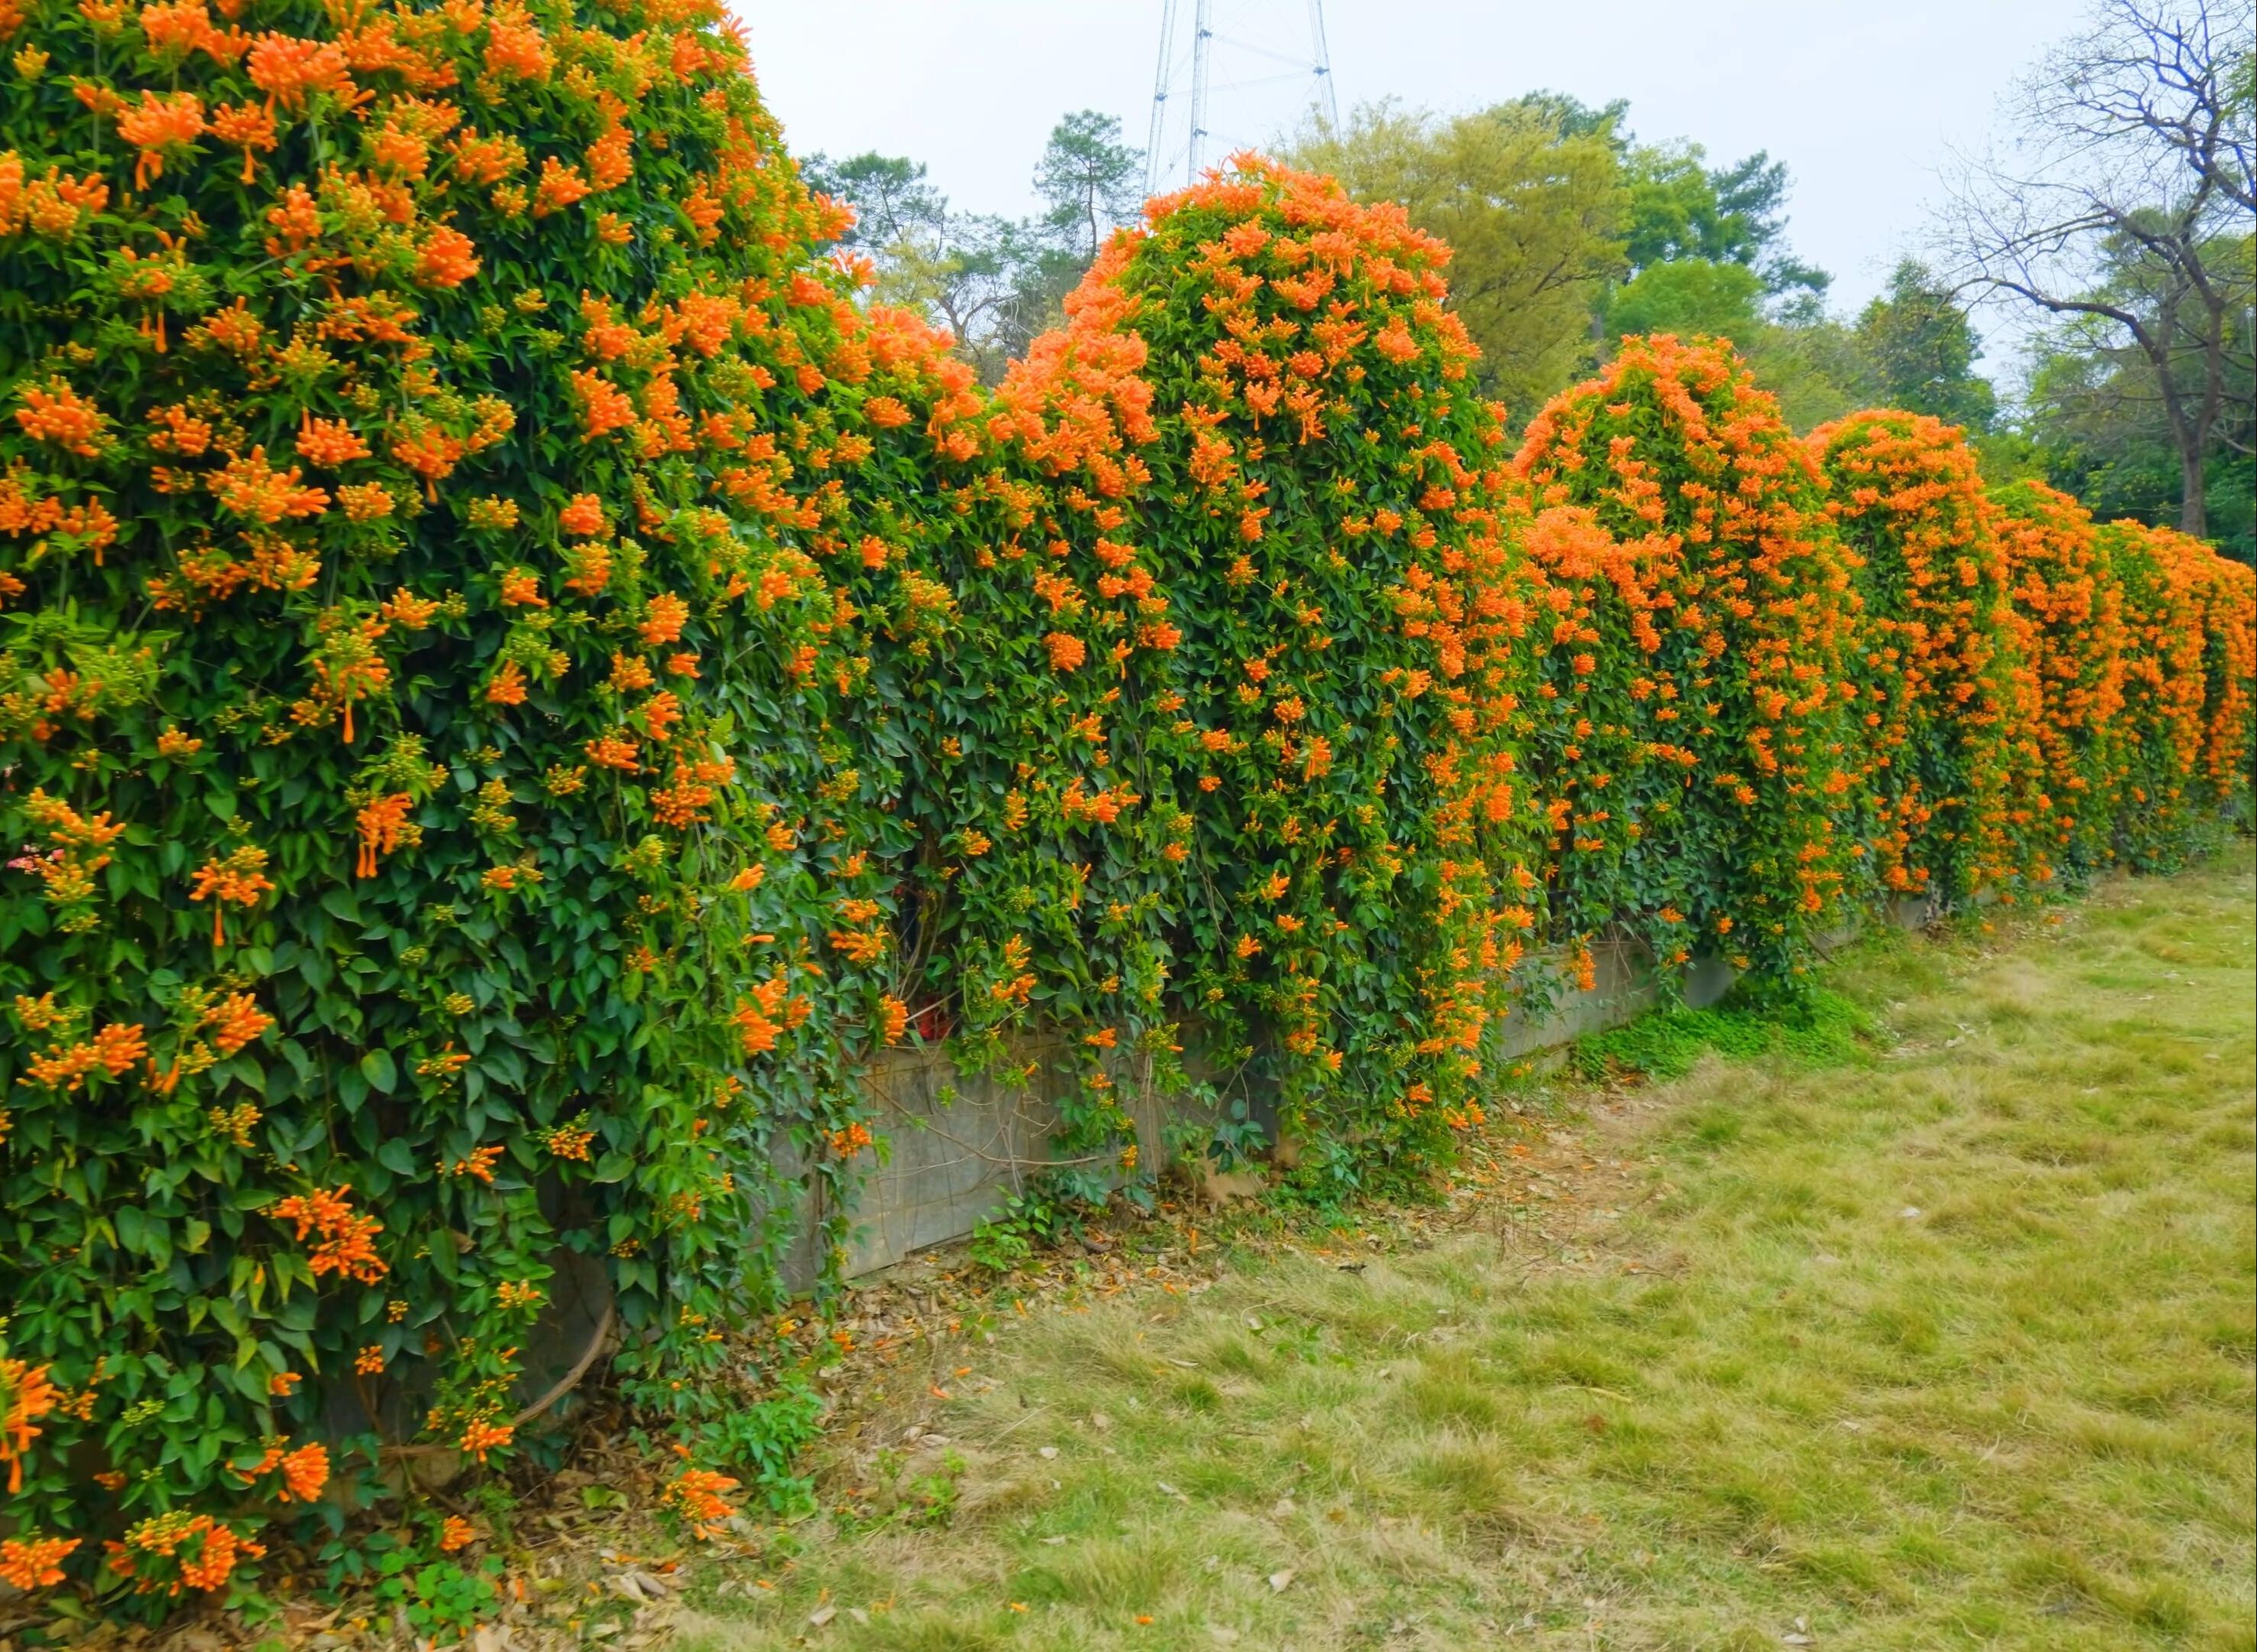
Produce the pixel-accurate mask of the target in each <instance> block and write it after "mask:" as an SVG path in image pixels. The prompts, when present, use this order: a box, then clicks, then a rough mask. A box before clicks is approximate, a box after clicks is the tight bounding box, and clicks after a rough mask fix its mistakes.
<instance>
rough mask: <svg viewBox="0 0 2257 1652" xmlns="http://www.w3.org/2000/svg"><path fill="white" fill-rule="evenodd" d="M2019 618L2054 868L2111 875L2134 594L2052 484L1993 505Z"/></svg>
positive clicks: (2000, 496)
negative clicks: (2129, 601)
mask: <svg viewBox="0 0 2257 1652" xmlns="http://www.w3.org/2000/svg"><path fill="white" fill-rule="evenodd" d="M1992 500H1993V502H1994V504H1995V505H1997V507H1998V512H1999V514H1998V519H1997V533H1998V540H1999V548H2000V550H2001V551H2002V552H2003V553H2004V554H2005V556H2006V574H2007V579H2008V582H2009V585H2008V589H2009V593H2010V595H2011V596H2012V598H2013V606H2014V611H2015V612H2016V613H2017V614H2019V615H2020V616H2021V618H2022V619H2023V620H2024V622H2025V624H2026V630H2025V632H2024V640H2025V646H2026V648H2027V653H2028V660H2029V665H2030V668H2031V670H2032V671H2033V672H2034V674H2035V677H2036V681H2037V685H2038V691H2039V695H2040V702H2041V714H2040V716H2039V717H2037V718H2036V720H2035V730H2036V737H2037V741H2038V748H2039V752H2040V754H2041V759H2042V762H2043V764H2044V769H2043V791H2042V798H2043V803H2042V807H2041V810H2040V814H2041V822H2040V829H2041V830H2040V835H2041V839H2042V842H2043V844H2044V847H2045V849H2046V851H2047V853H2048V855H2049V856H2050V858H2051V859H2052V861H2053V864H2054V865H2056V866H2059V867H2061V868H2062V869H2063V870H2064V871H2066V872H2071V873H2073V874H2075V875H2077V876H2078V877H2080V878H2083V877H2089V876H2090V875H2091V873H2093V872H2096V871H2098V870H2100V869H2102V868H2104V867H2105V866H2108V865H2112V863H2113V861H2114V858H2115V854H2114V847H2115V845H2114V836H2115V827H2116V812H2117V808H2118V797H2119V794H2120V792H2121V790H2122V787H2123V783H2124V772H2125V764H2126V760H2127V759H2128V757H2129V747H2128V745H2126V740H2125V738H2124V731H2123V725H2122V717H2121V714H2122V712H2123V709H2124V648H2125V631H2124V594H2123V591H2122V589H2120V587H2119V585H2118V584H2117V582H2116V581H2115V579H2114V578H2113V577H2112V572H2111V569H2110V568H2109V565H2108V562H2107V561H2106V559H2105V555H2104V554H2103V551H2102V547H2101V545H2100V541H2099V538H2098V533H2096V531H2095V529H2094V526H2093V523H2092V518H2091V514H2090V513H2089V512H2087V511H2086V510H2085V509H2084V506H2083V505H2079V504H2078V503H2077V501H2076V500H2075V499H2072V498H2070V497H2069V496H2068V495H2067V494H2065V493H2060V492H2056V491H2055V490H2054V489H2052V488H2049V487H2048V486H2046V484H2043V483H2042V482H2017V483H2014V484H2011V485H2009V486H2006V487H2004V488H2000V489H1999V490H1997V491H1994V492H1993V494H1992Z"/></svg>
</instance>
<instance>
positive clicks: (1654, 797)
mask: <svg viewBox="0 0 2257 1652" xmlns="http://www.w3.org/2000/svg"><path fill="white" fill-rule="evenodd" d="M1518 469H1519V471H1520V473H1521V475H1522V476H1523V477H1525V480H1526V484H1527V486H1528V488H1529V490H1530V491H1531V494H1532V499H1531V506H1532V509H1533V510H1534V511H1536V512H1538V515H1537V519H1536V522H1535V525H1534V526H1533V527H1532V529H1531V530H1530V532H1529V533H1528V535H1527V540H1526V544H1527V549H1528V552H1529V554H1530V555H1531V556H1532V558H1533V559H1534V560H1535V561H1537V562H1538V563H1539V566H1541V568H1543V569H1544V571H1545V573H1546V575H1548V577H1549V580H1550V583H1551V589H1549V591H1548V592H1547V593H1546V602H1547V605H1548V608H1549V614H1548V616H1547V618H1546V621H1545V623H1546V625H1548V627H1549V630H1550V640H1551V642H1552V643H1553V648H1552V651H1551V653H1549V654H1548V655H1547V657H1546V660H1545V662H1544V665H1543V667H1542V677H1541V680H1540V681H1539V682H1538V683H1537V684H1536V686H1535V688H1534V698H1533V699H1532V701H1531V706H1532V717H1531V720H1530V724H1529V727H1528V731H1527V733H1526V735H1525V739H1526V741H1527V754H1526V762H1527V765H1528V766H1529V768H1530V769H1531V771H1532V775H1533V777H1534V779H1535V781H1536V783H1537V784H1539V786H1541V787H1544V789H1545V791H1546V794H1547V796H1548V797H1550V798H1551V799H1553V801H1552V802H1551V805H1550V806H1551V808H1552V809H1553V817H1552V826H1553V857H1554V859H1553V872H1552V873H1551V874H1550V875H1551V878H1552V889H1551V908H1552V914H1553V925H1554V928H1555V933H1557V934H1558V935H1560V937H1561V938H1562V939H1563V940H1567V941H1568V942H1571V943H1572V944H1574V945H1575V946H1577V947H1578V948H1580V947H1581V946H1583V945H1584V944H1586V943H1587V942H1588V939H1589V937H1591V936H1592V935H1595V934H1597V933H1598V932H1599V931H1600V930H1601V929H1602V928H1604V927H1606V926H1608V925H1609V924H1618V925H1620V926H1622V927H1623V928H1626V929H1628V930H1630V931H1631V933H1634V934H1636V935H1638V936H1639V937H1640V938H1641V939H1644V940H1645V941H1647V942H1649V943H1650V944H1651V945H1652V948H1653V950H1654V953H1655V955H1656V956H1657V957H1660V958H1663V959H1665V960H1667V961H1671V962H1679V961H1682V960H1684V959H1685V958H1687V957H1690V956H1692V955H1693V954H1694V953H1695V952H1696V951H1715V952H1720V953H1723V955H1725V956H1726V957H1729V958H1730V960H1731V961H1732V962H1733V963H1735V964H1737V965H1739V966H1740V967H1742V968H1751V969H1754V970H1757V971H1760V972H1763V973H1765V974H1768V975H1773V976H1785V975H1787V974H1789V973H1790V972H1791V971H1794V970H1795V969H1796V968H1798V967H1799V966H1800V961H1801V959H1802V958H1803V957H1804V956H1805V955H1806V952H1807V950H1808V943H1809V942H1810V941H1811V939H1812V938H1813V937H1814V936H1815V935H1818V934H1821V933H1822V932H1824V931H1825V930H1826V929H1828V928H1832V927H1834V926H1836V925H1838V924H1839V923H1841V922H1842V921H1843V919H1844V917H1845V916H1846V915H1847V914H1848V913H1849V912H1850V909H1851V908H1850V897H1851V895H1852V893H1854V891H1855V888H1856V862H1855V858H1854V851H1855V847H1856V846H1855V844H1854V843H1853V841H1852V837H1851V834H1850V833H1849V832H1846V831H1843V830H1840V827H1839V825H1838V824H1837V822H1838V821H1839V820H1840V817H1842V816H1843V815H1844V814H1845V812H1846V807H1847V804H1848V803H1849V801H1850V798H1849V797H1848V796H1847V795H1846V794H1849V793H1850V790H1851V787H1853V785H1854V784H1855V783H1856V780H1857V775H1858V772H1859V759H1858V743H1857V731H1856V729H1855V727H1854V724H1852V723H1851V721H1850V717H1849V715H1848V713H1847V710H1846V708H1845V705H1844V702H1843V697H1842V695H1841V692H1840V687H1841V685H1842V684H1843V681H1844V680H1845V674H1846V664H1845V660H1844V657H1843V651H1844V649H1845V647H1846V646H1847V645H1848V642H1849V638H1850V623H1851V618H1852V609H1851V605H1850V604H1851V597H1850V582H1849V570H1848V568H1847V567H1846V566H1845V564H1844V561H1843V557H1842V555H1841V553H1840V551H1839V549H1838V547H1836V543H1835V540H1834V537H1833V534H1832V533H1831V531H1830V529H1829V526H1828V525H1827V522H1826V519H1825V512H1824V499H1823V496H1822V491H1821V488H1820V484H1819V478H1818V476H1817V474H1816V472H1815V469H1814V467H1813V465H1812V462H1811V459H1810V456H1809V455H1808V453H1807V452H1806V451H1805V450H1804V448H1802V446H1801V444H1800V443H1799V442H1797V441H1795V439H1794V436H1793V435H1792V434H1790V433H1789V432H1788V430H1787V428H1786V425H1785V424H1784V423H1782V422H1781V420H1780V419H1779V411H1778V406H1777V404H1776V403H1774V402H1773V401H1772V399H1771V398H1770V397H1769V396H1768V395H1766V394H1765V393H1764V392H1762V391H1761V390H1759V389H1758V388H1756V386H1755V385H1754V384H1753V383H1752V382H1751V379H1750V378H1749V376H1748V372H1747V369H1746V367H1745V365H1744V364H1743V363H1742V362H1741V361H1740V359H1739V358H1738V357H1737V356H1735V355H1734V354H1733V353H1732V350H1731V349H1730V346H1729V345H1727V344H1724V343H1721V342H1701V341H1695V342H1690V343H1687V342H1680V340H1678V339H1676V338H1673V337H1670V336H1668V335H1662V336H1659V337H1655V338H1650V339H1637V338H1633V339H1627V340H1625V341H1624V343H1623V347H1622V349H1621V351H1620V353H1619V354H1618V355H1617V357H1615V359H1614V360H1613V361H1612V362H1611V363H1610V364H1609V365H1608V368H1607V370H1606V371H1605V372H1604V373H1603V374H1602V375H1601V376H1600V377H1599V378H1596V379H1595V380H1593V381H1592V382H1591V383H1589V384H1587V385H1579V386H1577V387H1576V388H1574V389H1573V390H1570V391H1567V392H1564V393H1563V394H1562V395H1560V396H1559V397H1557V398H1555V399H1553V402H1552V404H1551V405H1550V406H1547V407H1546V408H1545V409H1544V411H1543V412H1542V413H1539V415H1538V416H1537V418H1536V419H1535V420H1534V421H1533V422H1532V423H1531V424H1530V426H1529V427H1528V434H1527V437H1526V440H1525V444H1524V445H1523V447H1522V448H1521V451H1520V455H1519V457H1518Z"/></svg>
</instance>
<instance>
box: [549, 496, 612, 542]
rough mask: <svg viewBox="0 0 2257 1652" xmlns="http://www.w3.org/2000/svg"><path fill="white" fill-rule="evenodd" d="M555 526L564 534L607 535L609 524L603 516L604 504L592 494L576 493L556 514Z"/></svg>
mask: <svg viewBox="0 0 2257 1652" xmlns="http://www.w3.org/2000/svg"><path fill="white" fill-rule="evenodd" d="M556 526H557V527H558V528H559V529H560V530H562V532H564V533H581V534H589V533H609V532H611V526H612V525H611V522H610V519H608V518H606V517H605V514H604V502H603V501H602V500H601V499H599V498H597V497H596V496H595V495H594V494H592V493H576V494H574V495H573V496H572V498H571V499H570V502H569V503H568V504H566V505H565V506H564V508H563V509H562V511H559V512H557V513H556Z"/></svg>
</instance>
